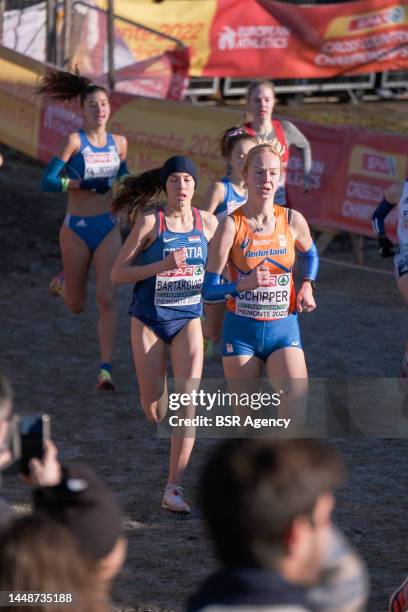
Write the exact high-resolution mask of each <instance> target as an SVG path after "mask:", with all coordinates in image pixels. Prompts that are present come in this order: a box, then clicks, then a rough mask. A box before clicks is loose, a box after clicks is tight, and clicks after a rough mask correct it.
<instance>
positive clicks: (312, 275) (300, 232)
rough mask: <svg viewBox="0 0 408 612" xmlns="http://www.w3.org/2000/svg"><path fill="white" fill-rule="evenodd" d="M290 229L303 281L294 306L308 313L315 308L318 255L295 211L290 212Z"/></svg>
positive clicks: (301, 217)
mask: <svg viewBox="0 0 408 612" xmlns="http://www.w3.org/2000/svg"><path fill="white" fill-rule="evenodd" d="M290 229H291V231H292V235H293V237H294V239H295V246H296V249H297V250H298V251H299V253H300V256H301V259H302V268H303V270H302V273H303V280H302V285H301V287H300V289H299V292H298V294H297V298H296V306H297V309H298V311H299V312H303V311H306V312H310V311H312V310H314V309H315V308H316V302H315V300H314V297H313V289H314V283H315V280H316V278H317V273H318V271H319V255H318V253H317V248H316V245H315V243H314V242H313V239H312V236H311V235H310V229H309V226H308V224H307V221H306V219H305V218H304V216H303V215H302V214H301V213H300V212H298V211H297V210H292V216H291V222H290Z"/></svg>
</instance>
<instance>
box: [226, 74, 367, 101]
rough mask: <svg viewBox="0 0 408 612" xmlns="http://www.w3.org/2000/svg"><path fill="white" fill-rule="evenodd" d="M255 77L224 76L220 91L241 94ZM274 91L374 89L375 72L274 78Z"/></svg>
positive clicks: (227, 95) (230, 94)
mask: <svg viewBox="0 0 408 612" xmlns="http://www.w3.org/2000/svg"><path fill="white" fill-rule="evenodd" d="M254 80H257V79H240V78H226V79H225V80H224V86H223V90H222V93H223V95H224V96H225V97H232V96H243V95H245V93H246V91H247V88H248V86H249V84H250V83H251V82H253V81H254ZM273 83H274V86H275V90H276V93H278V94H279V93H310V92H320V91H349V90H357V89H359V90H361V89H364V90H367V89H374V85H375V73H370V74H361V75H354V76H353V75H350V76H341V77H334V78H332V79H285V80H281V79H274V80H273Z"/></svg>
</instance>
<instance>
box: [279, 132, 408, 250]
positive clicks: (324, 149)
mask: <svg viewBox="0 0 408 612" xmlns="http://www.w3.org/2000/svg"><path fill="white" fill-rule="evenodd" d="M296 126H297V127H299V129H300V130H301V131H302V132H303V133H304V134H305V136H306V137H307V138H308V139H309V140H310V142H311V146H312V153H313V167H312V187H311V190H310V192H309V193H303V191H302V185H303V167H302V160H301V155H300V153H299V152H298V151H297V150H296V149H291V156H290V160H289V165H288V175H287V181H288V193H289V198H290V202H291V206H293V207H294V208H297V209H298V210H300V211H301V212H303V214H304V215H305V217H306V218H307V219H308V221H309V223H311V224H313V225H316V226H320V227H327V228H333V229H339V230H344V231H349V232H352V233H355V234H360V235H364V236H370V237H373V230H372V227H371V217H372V214H373V212H374V210H375V208H376V207H377V206H378V204H379V203H380V202H381V200H382V198H383V196H384V191H385V189H386V188H387V187H389V186H390V185H392V184H393V183H395V182H397V181H401V180H405V178H406V177H407V176H408V146H407V144H408V141H407V138H406V137H402V136H401V137H399V136H397V135H395V134H382V133H373V132H368V131H366V130H360V129H358V128H354V127H328V126H322V125H319V126H318V125H315V124H311V123H306V122H303V121H296ZM396 212H397V211H396V208H395V209H394V210H393V211H392V212H391V213H390V214H389V215H388V217H387V221H386V227H387V228H388V229H387V231H388V233H389V234H390V236H391V237H393V238H395V235H396V220H397V214H396Z"/></svg>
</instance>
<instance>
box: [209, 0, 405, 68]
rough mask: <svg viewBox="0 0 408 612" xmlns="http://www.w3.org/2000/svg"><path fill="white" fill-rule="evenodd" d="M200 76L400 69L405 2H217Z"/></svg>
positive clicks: (269, 0) (374, 0)
mask: <svg viewBox="0 0 408 612" xmlns="http://www.w3.org/2000/svg"><path fill="white" fill-rule="evenodd" d="M209 47H210V49H211V52H210V55H209V58H208V61H207V63H206V65H205V66H204V67H203V74H204V75H207V76H230V77H231V76H240V77H270V78H277V79H286V78H290V79H293V78H295V79H296V78H303V79H304V78H328V77H335V76H339V75H342V74H359V73H369V72H380V71H383V70H402V69H407V68H408V0H357V1H356V2H344V3H341V4H334V5H333V4H331V5H320V6H295V5H290V4H283V3H281V2H275V1H274V0H218V4H217V11H216V13H215V16H214V18H213V22H212V26H211V31H210V41H209Z"/></svg>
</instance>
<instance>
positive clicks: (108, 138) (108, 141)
mask: <svg viewBox="0 0 408 612" xmlns="http://www.w3.org/2000/svg"><path fill="white" fill-rule="evenodd" d="M106 144H107V145H108V146H113V147H116V142H115V139H114V137H113V135H112V134H111V133H110V132H107V133H106Z"/></svg>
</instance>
